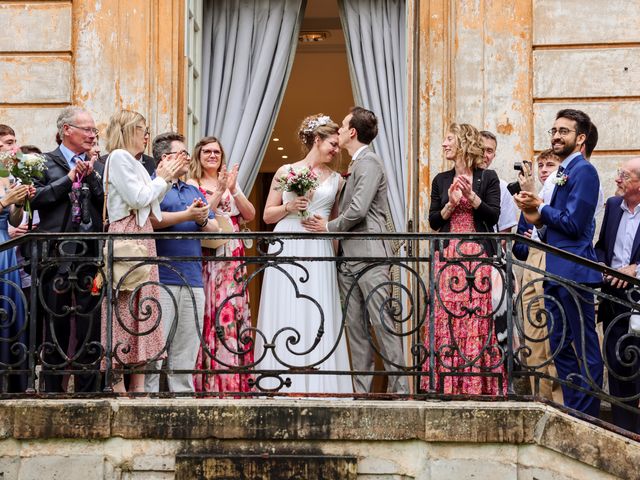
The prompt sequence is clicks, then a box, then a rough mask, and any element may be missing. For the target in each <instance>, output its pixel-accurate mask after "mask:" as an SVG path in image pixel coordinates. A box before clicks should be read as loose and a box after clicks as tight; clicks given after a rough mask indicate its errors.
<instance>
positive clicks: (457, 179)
mask: <svg viewBox="0 0 640 480" xmlns="http://www.w3.org/2000/svg"><path fill="white" fill-rule="evenodd" d="M442 147H443V149H444V156H445V159H446V160H448V161H451V162H453V163H454V167H453V168H452V169H451V170H448V171H446V172H442V173H439V174H438V175H436V177H435V178H434V179H433V184H432V188H431V207H430V209H429V224H430V226H431V228H432V229H433V230H435V231H438V232H451V233H471V232H493V226H494V225H495V224H496V222H497V221H498V217H499V216H500V183H499V180H498V176H497V174H496V173H495V172H494V171H493V170H483V169H481V168H480V166H481V164H482V162H483V142H482V137H481V136H480V133H479V132H478V130H477V129H476V128H474V127H473V126H471V125H468V124H460V125H458V124H455V123H454V124H452V125H451V126H450V127H449V131H448V132H447V135H446V137H445V140H444V142H443V144H442ZM437 250H438V253H436V258H435V263H434V267H433V268H434V269H435V274H434V277H435V283H436V293H435V295H436V298H435V299H434V305H435V307H434V308H435V315H434V316H435V324H434V327H435V328H434V332H433V336H434V343H435V349H434V350H435V370H436V372H435V385H434V388H435V389H436V390H437V391H440V392H442V393H445V394H467V395H469V394H472V395H501V394H504V392H505V391H506V384H505V382H504V366H503V363H502V362H503V357H502V355H501V354H500V351H499V350H498V348H497V345H498V342H497V340H496V336H495V327H494V324H493V316H492V311H491V310H492V307H491V268H492V267H491V265H490V264H488V263H483V262H480V261H460V259H461V258H463V257H465V256H473V257H476V258H477V257H487V256H492V255H494V254H495V251H496V248H495V244H494V243H493V242H491V241H480V240H475V241H462V240H451V241H449V242H442V243H441V244H440V245H439V248H437ZM429 336H430V330H429V325H428V324H427V326H426V331H425V347H426V348H427V351H428V350H429ZM425 370H426V371H428V370H429V359H427V361H426V362H425ZM465 374H466V375H465ZM468 374H471V375H468ZM499 380H500V382H501V384H502V388H500V382H499ZM421 387H422V389H424V390H427V389H429V378H428V377H427V376H424V377H423V378H422V381H421Z"/></svg>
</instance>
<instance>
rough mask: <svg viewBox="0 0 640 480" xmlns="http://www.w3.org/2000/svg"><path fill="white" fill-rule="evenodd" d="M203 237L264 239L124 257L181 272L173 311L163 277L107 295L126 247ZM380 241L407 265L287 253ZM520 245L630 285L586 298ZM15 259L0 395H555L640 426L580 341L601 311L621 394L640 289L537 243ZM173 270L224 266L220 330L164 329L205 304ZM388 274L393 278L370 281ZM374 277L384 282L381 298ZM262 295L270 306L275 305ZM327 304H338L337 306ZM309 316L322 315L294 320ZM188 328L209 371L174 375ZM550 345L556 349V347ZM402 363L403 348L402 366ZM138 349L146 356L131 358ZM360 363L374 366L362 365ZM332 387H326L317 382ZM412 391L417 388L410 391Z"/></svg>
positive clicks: (483, 240) (83, 248)
mask: <svg viewBox="0 0 640 480" xmlns="http://www.w3.org/2000/svg"><path fill="white" fill-rule="evenodd" d="M205 237H206V238H217V237H220V238H231V237H233V238H234V239H240V240H252V241H253V242H254V243H255V247H254V248H252V249H248V250H247V252H246V255H245V256H244V257H241V258H239V257H234V256H232V255H230V252H227V253H226V254H222V255H218V256H216V255H215V251H213V250H209V251H207V252H208V255H205V256H197V257H155V256H149V257H147V258H130V259H129V260H136V262H134V266H133V267H132V268H131V269H130V271H129V272H128V275H129V276H130V275H132V274H133V273H134V272H136V271H139V270H140V269H142V268H143V267H144V266H145V265H154V266H156V265H163V266H164V268H166V270H165V271H172V272H174V273H175V276H174V278H179V279H181V280H180V281H182V280H184V281H185V283H184V285H183V286H184V289H183V293H182V294H184V292H187V295H188V299H187V300H185V299H184V298H175V295H176V293H175V290H172V289H170V288H168V286H167V285H166V284H163V283H162V282H160V281H159V280H158V279H157V277H153V276H152V277H151V278H149V279H146V277H145V279H146V281H144V282H143V283H141V284H138V285H135V289H134V290H133V291H127V292H124V291H122V290H121V287H122V285H123V284H124V283H123V282H124V280H122V281H121V282H120V284H119V285H117V286H116V288H115V289H112V288H109V286H110V285H112V280H113V260H114V258H113V242H114V241H115V240H116V239H123V238H135V239H143V238H148V239H171V240H176V241H180V240H184V239H194V238H197V239H203V238H205ZM381 238H382V239H384V240H385V241H391V240H397V241H400V242H402V243H403V245H404V247H403V249H402V250H401V253H399V254H398V255H397V256H391V257H370V256H362V257H352V258H349V257H345V256H335V255H328V256H323V257H317V256H286V253H287V249H284V248H283V246H284V245H287V242H310V241H314V240H317V239H323V240H350V241H362V242H364V241H365V240H366V239H381ZM488 242H493V244H494V246H495V245H500V244H502V246H503V248H502V249H497V250H498V251H500V253H499V254H498V255H497V256H496V255H494V256H487V255H486V252H487V245H488ZM247 243H248V242H247ZM515 243H519V244H520V246H526V247H528V249H529V253H530V258H529V260H531V257H533V256H535V255H541V256H542V257H544V256H545V255H546V254H552V255H556V256H558V257H561V258H563V259H567V260H569V261H571V262H575V264H578V265H582V266H584V267H588V268H590V269H592V270H595V271H597V272H599V273H600V274H603V275H607V276H611V277H613V278H621V279H624V281H625V282H627V283H628V287H627V288H626V289H617V290H616V289H612V288H609V287H607V284H606V283H603V284H602V285H597V284H590V285H584V284H580V283H576V282H573V281H570V280H567V279H565V278H561V277H559V276H557V275H554V274H552V273H549V272H548V271H547V270H546V269H545V268H544V266H543V264H540V263H538V264H535V263H532V262H531V261H528V262H526V261H522V260H519V259H518V258H516V257H515V256H514V254H513V253H512V247H513V245H514V244H515ZM14 248H17V249H18V250H19V251H21V252H22V253H23V254H24V256H25V257H26V258H22V259H21V260H20V261H19V262H18V263H17V264H15V265H10V266H9V267H8V268H6V269H4V270H2V271H0V284H1V285H0V286H1V287H2V288H1V289H0V382H1V391H0V397H16V396H35V395H38V396H58V395H59V396H100V395H116V394H117V393H115V392H114V390H113V387H114V385H115V384H116V383H117V382H118V381H119V380H120V379H121V378H122V376H123V375H124V378H125V379H129V377H130V375H136V374H144V375H146V376H147V377H148V376H149V375H151V374H154V373H158V374H160V373H161V374H163V376H164V375H169V376H171V375H179V374H182V375H191V374H194V375H196V376H197V377H198V378H199V379H200V380H199V381H196V385H197V386H199V387H198V388H199V392H197V393H195V394H194V393H193V392H191V391H176V392H169V391H166V388H167V387H166V386H164V387H163V388H161V390H164V391H162V392H153V395H163V396H193V395H197V396H199V395H202V396H231V397H238V396H274V395H276V396H277V395H293V396H312V397H330V398H338V397H348V398H351V397H354V396H355V397H385V398H398V397H409V396H410V397H412V398H432V397H439V398H453V397H464V398H468V397H474V398H475V397H477V398H491V399H493V398H499V399H504V398H512V399H522V398H530V397H531V396H538V397H540V396H546V397H549V400H553V399H556V401H558V400H557V398H556V397H555V396H554V397H553V398H552V397H551V396H552V393H550V392H552V390H553V387H555V391H556V392H557V391H560V390H562V391H563V392H564V393H565V395H566V394H567V392H578V393H579V395H584V396H586V397H589V398H593V399H597V401H600V400H603V401H606V402H609V403H610V404H611V405H614V406H616V407H619V408H620V409H622V410H623V411H626V412H631V413H634V414H640V411H639V410H638V408H637V405H638V398H639V397H640V392H639V393H637V394H632V395H629V394H623V395H620V394H616V393H615V392H611V391H608V390H607V388H606V386H604V387H603V385H602V380H601V373H600V372H599V371H598V368H599V367H598V366H597V358H596V360H595V363H594V361H593V359H592V358H591V356H592V354H593V353H594V352H593V345H592V344H590V343H589V342H590V338H589V330H590V328H591V327H590V326H588V325H587V326H586V328H585V322H587V319H588V318H589V315H588V310H589V307H586V306H588V305H590V306H591V307H590V308H596V309H597V310H599V312H598V314H599V315H600V316H602V315H603V308H608V309H610V311H611V312H614V313H613V314H611V315H609V320H608V321H607V322H606V325H605V328H604V331H603V332H602V334H601V335H602V336H601V338H600V340H599V342H600V343H599V348H600V350H601V351H602V349H603V345H604V346H608V349H609V351H608V352H607V353H604V354H603V357H604V365H605V367H606V370H607V371H608V376H609V379H610V380H611V379H614V381H617V382H618V383H620V382H623V383H624V382H628V383H629V382H630V383H636V382H638V377H639V376H640V369H639V368H638V362H639V358H640V333H637V332H636V330H634V328H633V326H634V325H635V318H633V312H634V309H635V308H637V307H638V304H637V298H638V297H636V295H637V294H638V287H639V286H640V282H639V281H638V280H636V279H635V278H632V277H627V276H624V275H620V274H619V273H618V272H616V271H614V270H612V269H609V268H607V267H604V266H603V265H600V264H596V263H592V262H589V261H587V260H584V259H582V258H579V257H576V256H573V255H571V254H568V253H565V252H563V251H560V250H557V249H555V248H552V247H549V246H548V245H544V244H542V243H538V242H535V241H532V240H530V239H528V238H525V237H521V236H517V235H505V234H469V235H462V234H385V235H376V236H367V235H360V234H324V235H312V234H275V233H260V232H256V233H240V234H233V235H228V234H214V235H207V234H182V235H180V234H148V235H135V236H126V235H117V236H116V235H112V234H77V235H73V234H45V233H33V234H30V235H28V236H24V237H22V238H19V239H15V240H11V241H9V242H6V243H4V244H2V245H1V246H0V250H1V251H8V250H10V249H14ZM105 253H106V254H107V255H106V256H105ZM219 253H220V252H219ZM115 260H116V261H121V260H125V259H121V258H115ZM176 262H187V264H188V263H189V262H191V264H195V265H201V264H202V262H204V265H205V266H209V267H211V266H215V265H217V266H219V267H220V268H217V267H216V268H217V270H216V272H217V273H216V275H217V277H216V278H214V277H211V278H212V279H211V280H210V284H209V285H205V289H208V290H209V291H208V293H207V295H206V297H207V303H206V305H205V306H204V310H206V311H207V312H208V313H207V315H208V320H207V319H205V318H204V315H203V314H202V312H199V313H198V315H195V316H193V318H191V319H186V318H184V314H177V313H176V314H173V315H171V318H168V314H167V312H166V311H164V312H163V308H162V305H163V304H164V305H165V307H166V305H167V303H166V299H167V298H168V299H169V301H170V305H171V304H173V305H176V306H177V305H179V304H180V303H181V302H182V303H183V304H184V303H185V302H186V304H188V305H192V306H193V307H197V306H198V301H199V300H198V299H197V295H196V293H197V292H194V289H192V288H190V287H189V285H187V284H186V277H184V275H182V274H181V271H180V270H179V268H178V269H176ZM319 266H322V267H319ZM198 268H199V267H198ZM20 269H25V270H26V271H27V272H29V273H30V275H31V278H32V286H31V288H30V289H24V290H23V289H22V288H21V285H20V283H19V282H17V281H16V280H15V278H16V272H17V271H19V270H20ZM214 270H215V269H214ZM221 271H222V272H223V273H221ZM381 271H382V272H385V275H386V272H388V271H391V272H392V274H390V275H389V276H388V277H385V276H384V275H383V276H382V277H375V276H374V275H373V274H374V273H376V272H377V273H379V272H381ZM97 272H100V273H101V274H102V277H103V280H104V281H103V283H102V285H101V286H96V285H95V284H94V279H95V276H96V273H97ZM328 272H329V273H328ZM330 272H333V273H330ZM523 272H524V283H523V282H522V281H521V279H522V278H523ZM125 278H126V275H125ZM372 278H378V279H382V280H379V281H377V282H378V283H375V282H376V281H375V280H374V284H371V279H372ZM338 281H339V282H340V283H341V285H342V286H343V287H342V288H339V287H338V284H337V282H338ZM174 283H175V282H174ZM178 283H180V282H178ZM553 283H555V284H556V285H560V286H563V287H565V288H566V291H567V292H569V297H570V298H572V299H573V300H574V301H575V302H576V305H577V306H578V307H577V308H569V306H568V305H563V304H561V303H559V302H558V300H556V298H555V297H554V296H553V295H550V294H549V293H548V292H546V293H545V290H544V287H545V286H548V285H551V284H553ZM225 285H226V286H227V287H228V286H229V285H232V287H229V288H224V287H225ZM174 286H175V285H174ZM260 286H262V289H261V288H260ZM151 287H153V288H151ZM92 289H93V292H92ZM261 290H262V298H261V302H260V304H259V303H258V299H257V298H253V303H252V304H251V311H252V312H253V314H254V315H253V317H252V318H251V316H250V315H249V313H248V311H247V312H244V313H243V314H242V315H243V316H242V317H241V318H238V313H237V312H238V309H237V308H236V304H237V302H239V301H240V300H241V299H242V298H244V297H245V296H246V294H247V292H251V294H252V295H254V297H255V296H257V295H260V293H261ZM149 292H151V293H149ZM154 292H155V293H154ZM362 292H364V296H363V294H362ZM283 295H284V296H283ZM287 295H288V296H287ZM265 296H272V297H273V298H272V299H271V300H273V301H267V300H268V299H267V298H265ZM327 298H329V300H327ZM331 298H335V299H337V300H336V301H334V302H333V303H331V302H332V300H331ZM163 299H164V300H163ZM163 302H164V303H163ZM274 302H275V303H274ZM303 302H306V303H307V305H311V309H309V308H307V309H306V310H299V309H298V304H300V303H303ZM327 302H329V303H327ZM260 305H262V307H260ZM327 305H329V306H330V308H328V309H327ZM336 305H337V307H335V306H336ZM350 305H351V306H353V305H356V306H355V308H351V307H350ZM230 307H233V308H230ZM261 308H262V309H263V311H262V312H260V309H261ZM171 310H174V311H175V309H171ZM196 310H198V309H197V308H196ZM299 311H305V312H312V313H309V314H307V315H306V316H304V318H300V316H296V312H299ZM229 312H231V314H232V317H228V315H229ZM354 312H355V313H354ZM576 312H577V318H573V317H575V315H576ZM233 315H235V317H233ZM572 316H573V317H572ZM124 317H127V318H128V320H123V318H124ZM258 317H259V319H260V321H259V322H258ZM630 319H632V321H631V322H630ZM188 321H191V322H192V323H194V325H195V332H196V335H197V341H196V342H195V347H194V348H196V349H199V350H200V353H199V357H198V362H197V365H193V366H192V367H188V368H181V369H173V368H171V365H167V364H162V363H161V360H162V359H163V358H165V357H166V356H167V354H168V353H175V352H172V349H174V350H175V351H178V350H179V349H180V348H184V347H181V346H176V345H174V336H175V334H176V331H177V330H178V327H179V326H180V325H182V324H183V323H184V322H188ZM207 322H208V325H206V324H205V323H207ZM587 323H588V322H587ZM630 324H631V327H630V326H629V325H630ZM576 325H578V326H579V327H576ZM576 330H579V331H576ZM358 331H360V332H366V333H365V335H364V337H365V338H356V335H354V332H358ZM550 331H553V332H555V333H554V335H557V338H556V341H552V342H551V344H549V340H550V337H551V336H552V335H550V333H549V332H550ZM154 332H155V333H154ZM159 332H162V333H161V334H160V333H159ZM154 335H155V341H154V342H150V343H149V342H147V338H146V337H149V338H151V337H152V336H154ZM158 339H160V341H158ZM557 339H560V340H559V342H560V343H558V340H557ZM566 342H573V346H574V352H575V353H576V355H577V360H578V368H577V369H576V370H575V371H573V372H572V373H571V374H570V375H568V376H566V375H564V376H563V375H560V376H558V375H557V374H556V373H554V371H553V369H552V368H551V367H553V366H554V365H555V364H556V362H557V361H558V360H559V358H558V355H564V353H562V352H563V349H562V348H561V347H562V344H564V343H566ZM142 344H144V346H141V345H142ZM347 345H348V350H349V352H348V353H347ZM369 345H370V346H371V347H372V348H371V350H369V349H368V346H369ZM396 347H399V348H400V349H401V354H400V356H398V355H397V352H396V351H395V349H396ZM140 349H143V350H145V352H142V353H141V352H139V351H137V352H136V351H135V350H140ZM363 349H364V350H363ZM605 350H607V348H605ZM363 351H364V352H365V353H363ZM366 352H373V353H372V354H371V353H366ZM540 352H543V353H542V354H541V353H540ZM545 352H546V353H545ZM355 355H365V357H366V358H359V359H358V361H354V356H355ZM367 355H369V356H367ZM336 357H339V359H338V360H337V361H336ZM596 357H597V355H596ZM131 358H134V359H135V360H131ZM141 359H142V360H141ZM349 359H351V361H350V360H349ZM356 365H365V366H366V368H356ZM594 365H595V366H594ZM321 377H322V378H324V380H322V381H317V382H316V381H312V380H310V379H312V378H321ZM358 378H359V379H360V380H362V381H363V382H364V384H365V385H367V384H368V382H369V381H370V380H373V386H372V389H371V392H369V393H364V392H362V391H356V392H354V391H353V390H352V385H353V384H352V380H354V379H356V382H355V384H356V386H358V381H357V379H358ZM337 379H343V380H337ZM345 379H346V380H345ZM404 382H406V384H407V385H408V388H402V385H403V384H404ZM609 383H611V382H609ZM314 385H315V386H316V389H315V390H314ZM331 385H335V386H336V387H335V388H332V387H331ZM345 385H346V387H345ZM87 386H88V387H87ZM318 386H320V387H318ZM386 386H389V387H390V388H391V390H390V391H389V392H387V391H386ZM558 387H561V388H558ZM145 394H149V392H147V393H145ZM570 394H572V393H570ZM553 395H555V394H553Z"/></svg>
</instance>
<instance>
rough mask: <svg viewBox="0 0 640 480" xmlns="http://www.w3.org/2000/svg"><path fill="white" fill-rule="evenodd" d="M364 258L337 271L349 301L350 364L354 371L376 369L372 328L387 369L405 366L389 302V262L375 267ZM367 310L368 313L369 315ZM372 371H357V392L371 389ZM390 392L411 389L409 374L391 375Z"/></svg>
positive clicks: (343, 293) (343, 291)
mask: <svg viewBox="0 0 640 480" xmlns="http://www.w3.org/2000/svg"><path fill="white" fill-rule="evenodd" d="M367 267H370V265H368V264H367V263H363V262H344V265H343V267H342V268H341V270H342V271H340V273H339V275H338V283H339V285H340V292H341V294H342V299H343V301H344V302H347V309H346V311H347V318H346V325H347V333H348V338H349V348H350V350H351V366H352V368H353V369H354V370H355V371H373V370H374V369H375V356H374V353H375V350H374V346H373V338H372V336H371V328H370V327H372V329H373V332H374V333H375V336H376V339H377V341H378V346H379V349H380V355H381V357H382V360H383V363H384V368H385V370H386V371H387V372H392V371H398V370H401V369H402V367H404V366H405V361H404V356H403V354H402V337H400V336H398V335H397V334H396V333H395V322H394V321H393V317H392V315H391V314H390V313H389V312H388V310H387V308H386V306H387V305H393V304H394V303H393V302H389V299H390V297H391V285H390V281H391V280H390V272H389V266H388V265H379V266H375V267H372V268H367ZM367 313H368V315H367ZM372 381H373V377H372V376H371V375H354V381H353V383H354V388H355V391H356V393H368V392H370V391H371V382H372ZM387 391H388V392H393V393H409V382H408V380H407V377H406V376H394V375H389V381H388V386H387Z"/></svg>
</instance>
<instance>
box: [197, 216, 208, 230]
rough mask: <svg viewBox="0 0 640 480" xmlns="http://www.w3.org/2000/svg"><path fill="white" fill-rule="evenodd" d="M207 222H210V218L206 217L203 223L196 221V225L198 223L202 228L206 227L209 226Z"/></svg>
mask: <svg viewBox="0 0 640 480" xmlns="http://www.w3.org/2000/svg"><path fill="white" fill-rule="evenodd" d="M207 223H209V219H208V218H205V219H204V222H203V223H198V222H196V225H198V226H199V227H200V228H204V227H206V226H207Z"/></svg>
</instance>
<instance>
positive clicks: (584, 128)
mask: <svg viewBox="0 0 640 480" xmlns="http://www.w3.org/2000/svg"><path fill="white" fill-rule="evenodd" d="M590 127H591V119H590V118H589V116H588V115H587V114H586V113H584V112H582V111H580V110H573V109H564V110H560V111H559V112H558V113H557V115H556V120H555V122H554V124H553V128H551V129H550V130H549V135H550V136H551V147H552V149H553V151H554V153H555V154H556V155H558V157H560V159H561V160H562V163H561V164H560V167H559V168H558V172H557V174H556V176H555V177H554V179H553V182H554V183H555V189H554V190H553V193H552V195H551V200H550V201H549V203H546V202H544V201H543V200H542V199H541V198H540V197H539V196H538V195H536V194H535V193H533V192H529V191H522V192H520V193H518V194H516V195H515V196H514V198H515V200H516V203H517V205H518V207H519V208H520V209H521V210H522V211H523V213H524V215H525V218H526V219H527V221H529V223H534V224H535V225H536V227H538V228H539V230H538V233H539V235H540V237H541V239H543V240H544V241H546V242H547V243H548V244H549V245H551V246H554V247H557V248H560V249H562V250H565V251H566V252H569V253H572V254H574V255H579V256H581V257H583V258H586V259H588V260H592V261H597V260H596V254H595V250H594V248H593V244H592V242H593V235H594V232H595V221H594V215H595V211H596V206H597V203H598V189H599V187H600V180H599V178H598V172H597V171H596V169H595V168H594V167H593V165H591V164H590V163H589V162H587V160H585V158H584V157H583V156H582V154H581V152H580V151H581V148H582V145H583V144H584V142H585V140H586V138H587V136H588V134H589V130H590ZM546 270H547V272H549V273H550V274H553V275H555V276H558V277H562V278H565V279H567V280H570V281H573V282H576V283H582V284H586V285H589V286H594V285H598V284H600V283H601V282H602V275H601V274H600V273H599V272H598V271H596V270H593V269H591V268H589V267H587V266H584V265H580V264H578V263H576V262H574V261H572V260H570V259H565V258H562V257H558V256H556V255H552V254H549V253H548V254H547V255H546ZM572 292H573V293H572ZM544 293H545V296H546V298H545V307H546V310H547V312H548V314H549V317H550V320H549V321H548V322H547V325H548V326H549V340H550V342H551V351H552V352H553V353H554V355H555V356H554V362H555V365H556V369H557V371H558V376H559V377H560V378H561V379H562V380H565V381H567V382H568V383H571V382H574V383H576V384H577V386H579V387H581V388H583V389H585V390H594V388H593V386H592V385H594V386H595V389H596V390H597V389H599V388H601V387H602V372H603V363H602V355H601V353H600V344H599V341H598V335H597V334H596V330H595V312H594V302H593V295H592V294H589V293H587V292H586V291H584V290H580V289H575V288H572V287H569V286H567V285H566V284H565V283H564V282H558V281H553V280H546V281H545V282H544ZM562 393H563V397H564V402H565V405H566V406H567V407H570V408H573V409H575V410H578V411H581V412H583V413H586V414H588V415H591V416H593V417H597V416H598V415H599V411H600V400H599V399H598V398H596V397H595V396H592V395H588V394H585V393H584V392H583V391H579V390H577V389H576V388H571V387H570V386H569V385H563V386H562Z"/></svg>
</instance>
